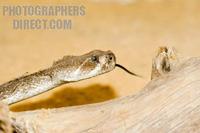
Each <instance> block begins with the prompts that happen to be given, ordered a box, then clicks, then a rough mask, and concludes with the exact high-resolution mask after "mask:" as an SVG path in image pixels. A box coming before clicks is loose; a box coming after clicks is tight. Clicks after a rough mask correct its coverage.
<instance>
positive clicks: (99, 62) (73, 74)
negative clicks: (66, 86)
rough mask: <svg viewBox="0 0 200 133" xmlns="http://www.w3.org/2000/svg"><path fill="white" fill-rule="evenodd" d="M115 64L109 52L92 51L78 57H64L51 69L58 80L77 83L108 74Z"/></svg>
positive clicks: (114, 59) (113, 56)
mask: <svg viewBox="0 0 200 133" xmlns="http://www.w3.org/2000/svg"><path fill="white" fill-rule="evenodd" d="M115 64H116V58H115V55H114V54H113V53H112V52H111V51H101V50H94V51H91V52H89V53H87V54H84V55H80V56H65V57H63V59H61V60H58V61H56V62H54V64H53V68H54V70H55V71H54V72H55V75H56V76H55V77H58V79H59V80H62V81H78V80H83V79H87V78H91V77H94V76H97V75H100V74H103V73H106V72H109V71H111V70H113V69H114V68H115Z"/></svg>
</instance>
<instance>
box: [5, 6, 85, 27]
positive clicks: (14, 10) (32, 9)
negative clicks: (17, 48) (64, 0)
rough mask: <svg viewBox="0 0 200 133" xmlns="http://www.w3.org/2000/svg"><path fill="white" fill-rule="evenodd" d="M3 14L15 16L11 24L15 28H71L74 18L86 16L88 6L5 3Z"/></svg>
mask: <svg viewBox="0 0 200 133" xmlns="http://www.w3.org/2000/svg"><path fill="white" fill-rule="evenodd" d="M2 14H3V16H4V17H5V16H7V17H13V19H12V22H11V25H12V28H13V29H15V30H70V29H72V27H73V21H72V18H73V17H75V16H77V17H82V16H85V14H86V8H85V6H84V5H56V6H45V5H35V6H29V5H4V6H2ZM61 18H62V19H61Z"/></svg>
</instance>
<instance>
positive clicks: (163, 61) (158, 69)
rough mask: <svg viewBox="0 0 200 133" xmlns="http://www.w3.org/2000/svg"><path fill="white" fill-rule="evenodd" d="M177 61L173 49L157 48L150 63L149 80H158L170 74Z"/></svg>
mask: <svg viewBox="0 0 200 133" xmlns="http://www.w3.org/2000/svg"><path fill="white" fill-rule="evenodd" d="M177 59H178V57H177V52H176V50H175V49H174V48H173V47H165V46H164V47H159V48H158V52H157V54H156V56H155V58H153V61H152V72H151V79H154V78H158V77H160V76H162V75H165V74H166V73H168V72H170V71H171V69H172V68H173V64H174V63H175V62H176V61H177Z"/></svg>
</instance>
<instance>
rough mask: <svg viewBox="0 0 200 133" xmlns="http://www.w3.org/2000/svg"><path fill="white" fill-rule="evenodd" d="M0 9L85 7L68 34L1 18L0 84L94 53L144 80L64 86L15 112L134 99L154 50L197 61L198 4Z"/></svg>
mask: <svg viewBox="0 0 200 133" xmlns="http://www.w3.org/2000/svg"><path fill="white" fill-rule="evenodd" d="M0 3H1V5H14V4H18V5H39V4H43V5H58V4H71V3H73V4H82V5H84V6H85V7H86V14H85V16H82V17H71V19H72V21H73V27H72V29H71V30H14V29H12V26H11V21H12V19H13V18H14V17H12V16H3V15H2V14H1V16H0V29H1V31H0V61H1V63H0V74H1V76H0V83H4V82H6V81H9V80H11V79H14V78H16V77H19V76H21V75H23V74H25V73H26V72H29V73H32V72H35V71H38V70H41V69H44V68H46V67H48V66H50V65H51V64H52V62H53V61H55V60H57V59H59V58H62V57H63V56H64V55H82V54H84V53H87V52H89V51H91V50H94V49H100V50H111V51H113V52H114V53H115V54H116V56H117V62H118V63H120V64H122V65H124V66H125V67H127V68H128V69H129V70H131V71H134V72H135V73H138V74H140V75H143V77H144V79H140V78H137V77H133V76H130V75H129V74H127V73H125V72H124V71H122V70H120V69H117V68H116V69H115V70H114V71H112V72H110V73H107V74H105V75H101V76H98V77H95V78H92V79H88V80H83V81H80V82H75V83H71V84H66V85H63V86H62V87H59V88H56V89H54V90H52V91H49V92H47V93H45V94H42V95H40V96H36V97H34V98H31V99H29V100H26V101H23V102H21V103H17V104H15V105H13V106H11V109H12V110H13V111H22V110H32V109H39V108H54V107H62V106H73V105H81V104H87V103H95V102H102V101H106V100H110V99H113V98H117V97H122V96H127V95H131V94H133V93H136V92H138V91H139V90H141V89H142V88H143V87H144V86H145V84H147V83H148V82H149V81H150V74H151V62H152V57H153V56H154V55H155V51H156V50H157V48H158V46H163V45H166V46H174V47H175V48H176V49H177V50H178V52H179V53H180V54H181V55H182V56H199V55H200V52H199V50H200V39H199V34H200V13H199V10H200V1H198V0H84V1H83V0H82V1H80V0H79V1H78V0H71V1H70V0H67V1H64V0H57V1H53V0H51V1H47V0H41V1H40V2H38V1H37V2H36V1H33V0H29V1H28V2H27V1H25V0H24V1H23V0H21V1H20V2H18V1H15V0H13V1H10V2H5V1H4V2H2V1H1V2H0ZM36 17H37V16H36ZM38 18H40V17H38ZM60 18H62V17H60ZM63 18H67V17H63Z"/></svg>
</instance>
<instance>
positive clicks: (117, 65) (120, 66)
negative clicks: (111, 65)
mask: <svg viewBox="0 0 200 133" xmlns="http://www.w3.org/2000/svg"><path fill="white" fill-rule="evenodd" d="M115 66H116V67H119V68H121V69H123V70H124V71H126V72H127V73H129V74H131V75H134V76H137V77H140V78H141V77H142V76H140V75H137V74H135V73H133V72H131V71H129V70H128V69H126V68H125V67H123V66H122V65H120V64H115Z"/></svg>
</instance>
